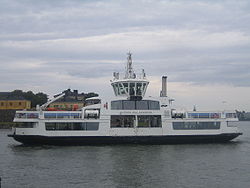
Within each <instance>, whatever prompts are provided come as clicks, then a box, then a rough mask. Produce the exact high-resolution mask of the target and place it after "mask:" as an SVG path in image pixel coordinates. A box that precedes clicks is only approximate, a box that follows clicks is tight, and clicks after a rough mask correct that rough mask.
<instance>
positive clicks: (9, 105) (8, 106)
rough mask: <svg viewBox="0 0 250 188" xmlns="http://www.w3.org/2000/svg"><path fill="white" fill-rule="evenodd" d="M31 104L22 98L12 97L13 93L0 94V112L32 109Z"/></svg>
mask: <svg viewBox="0 0 250 188" xmlns="http://www.w3.org/2000/svg"><path fill="white" fill-rule="evenodd" d="M30 108H31V102H30V101H29V100H26V99H24V98H23V97H21V96H12V95H11V92H0V110H23V109H30Z"/></svg>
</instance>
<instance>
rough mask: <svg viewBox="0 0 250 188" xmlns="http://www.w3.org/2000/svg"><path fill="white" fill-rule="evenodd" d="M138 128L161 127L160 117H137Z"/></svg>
mask: <svg viewBox="0 0 250 188" xmlns="http://www.w3.org/2000/svg"><path fill="white" fill-rule="evenodd" d="M137 118H138V127H162V124H161V116H160V115H155V116H152V115H151V116H138V117H137Z"/></svg>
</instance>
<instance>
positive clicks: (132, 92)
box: [129, 83, 135, 95]
mask: <svg viewBox="0 0 250 188" xmlns="http://www.w3.org/2000/svg"><path fill="white" fill-rule="evenodd" d="M129 95H135V83H129Z"/></svg>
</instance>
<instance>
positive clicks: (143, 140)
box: [9, 133, 242, 145]
mask: <svg viewBox="0 0 250 188" xmlns="http://www.w3.org/2000/svg"><path fill="white" fill-rule="evenodd" d="M241 134H242V133H227V134H219V135H171V136H170V135H168V136H79V137H76V136H74V137H73V136H71V137H70V136H57V137H51V136H50V137H47V136H38V135H9V136H10V137H14V139H15V140H16V141H18V142H21V143H23V144H27V145H104V144H105V145H106V144H186V143H216V142H227V141H230V140H232V139H234V138H236V137H237V136H239V135H241Z"/></svg>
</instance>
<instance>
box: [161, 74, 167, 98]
mask: <svg viewBox="0 0 250 188" xmlns="http://www.w3.org/2000/svg"><path fill="white" fill-rule="evenodd" d="M167 78H168V77H167V76H162V89H161V97H166V96H167Z"/></svg>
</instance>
